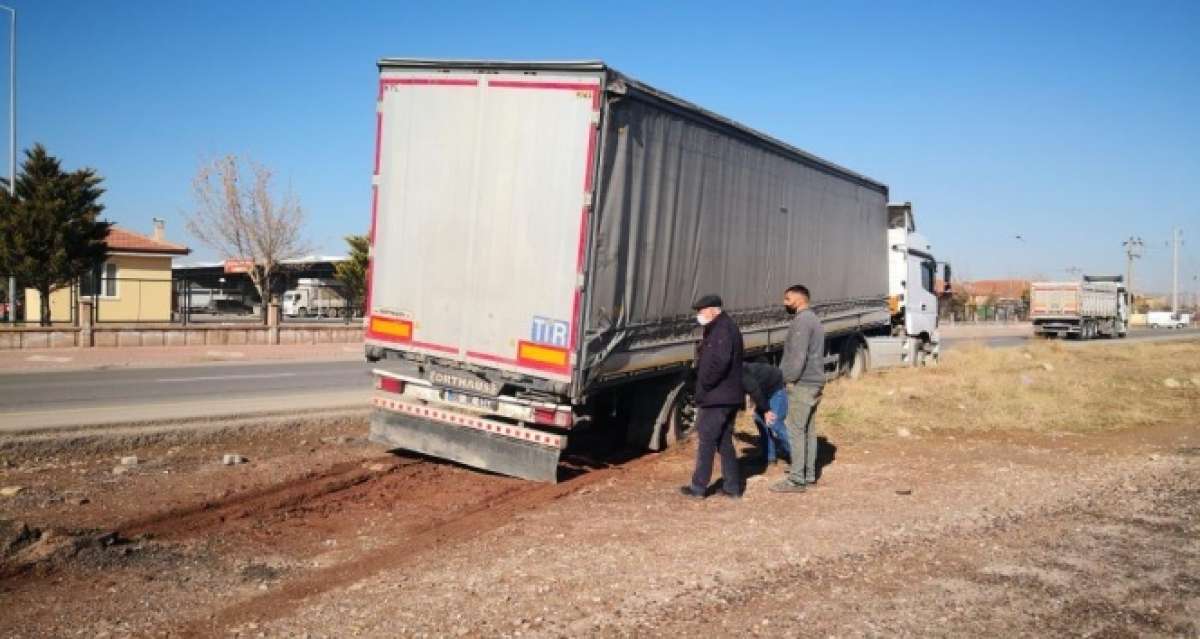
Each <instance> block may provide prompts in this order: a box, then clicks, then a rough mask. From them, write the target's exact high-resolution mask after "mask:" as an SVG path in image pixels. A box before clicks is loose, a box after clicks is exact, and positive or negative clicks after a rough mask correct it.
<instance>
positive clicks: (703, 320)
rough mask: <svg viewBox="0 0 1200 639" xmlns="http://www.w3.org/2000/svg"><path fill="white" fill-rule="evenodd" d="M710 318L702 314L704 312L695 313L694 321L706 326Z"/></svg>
mask: <svg viewBox="0 0 1200 639" xmlns="http://www.w3.org/2000/svg"><path fill="white" fill-rule="evenodd" d="M711 321H712V320H710V319H708V318H707V317H705V316H704V313H696V323H697V324H699V325H701V326H707V325H708V323H709V322H711Z"/></svg>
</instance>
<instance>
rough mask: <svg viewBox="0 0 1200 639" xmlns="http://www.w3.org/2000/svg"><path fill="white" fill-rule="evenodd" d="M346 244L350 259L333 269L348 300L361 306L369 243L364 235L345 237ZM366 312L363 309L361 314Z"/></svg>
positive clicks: (363, 298) (365, 291) (364, 296)
mask: <svg viewBox="0 0 1200 639" xmlns="http://www.w3.org/2000/svg"><path fill="white" fill-rule="evenodd" d="M346 244H348V245H349V246H350V259H348V260H346V261H345V262H339V263H338V264H337V266H336V267H334V268H335V269H336V272H335V275H336V276H337V279H338V281H339V282H341V283H342V286H344V287H346V292H347V293H349V294H350V299H351V300H353V301H354V302H355V303H357V304H362V303H363V301H364V300H365V298H366V294H367V254H368V252H369V251H370V248H371V243H370V240H369V239H368V238H367V236H366V235H347V236H346ZM367 310H368V309H364V310H363V312H364V313H366V312H367Z"/></svg>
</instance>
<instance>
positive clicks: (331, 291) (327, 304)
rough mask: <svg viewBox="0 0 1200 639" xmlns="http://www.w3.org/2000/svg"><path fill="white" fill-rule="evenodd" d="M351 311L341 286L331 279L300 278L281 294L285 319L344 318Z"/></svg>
mask: <svg viewBox="0 0 1200 639" xmlns="http://www.w3.org/2000/svg"><path fill="white" fill-rule="evenodd" d="M353 311H354V309H353V308H352V305H351V303H350V300H349V299H347V297H346V295H345V292H344V289H343V288H342V285H341V284H340V283H339V282H338V281H337V280H335V279H331V278H321V277H302V278H300V279H299V280H297V281H296V287H295V288H292V289H288V290H287V291H285V292H284V294H283V314H284V315H285V316H287V317H345V316H347V315H348V314H351V313H352V312H353Z"/></svg>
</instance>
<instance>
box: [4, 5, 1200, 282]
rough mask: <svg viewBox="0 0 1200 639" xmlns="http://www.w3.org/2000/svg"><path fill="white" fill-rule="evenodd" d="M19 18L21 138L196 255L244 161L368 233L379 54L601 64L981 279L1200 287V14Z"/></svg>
mask: <svg viewBox="0 0 1200 639" xmlns="http://www.w3.org/2000/svg"><path fill="white" fill-rule="evenodd" d="M8 2H9V4H11V5H13V6H15V7H16V8H17V10H18V12H19V16H20V17H19V22H18V28H19V31H18V46H19V50H18V64H19V67H18V73H17V75H18V83H19V87H18V98H19V106H18V112H19V113H18V117H19V124H18V127H19V132H18V142H19V144H20V148H24V147H26V146H28V145H29V144H31V143H32V142H35V141H38V142H42V143H43V144H45V145H46V146H47V147H48V148H49V150H50V152H51V153H53V154H56V155H58V156H59V157H61V158H62V159H63V161H64V163H65V164H66V165H67V166H68V167H72V168H74V167H79V166H84V165H86V166H91V167H94V168H96V169H98V170H99V171H100V173H101V174H102V175H104V177H105V180H106V185H107V188H108V193H107V195H106V197H105V203H106V205H107V207H108V210H107V214H108V215H109V217H110V218H111V219H112V220H114V221H116V222H117V223H119V224H122V225H125V226H127V227H130V228H134V229H141V230H148V229H149V228H150V223H151V222H150V220H151V218H152V217H154V216H161V217H165V218H166V219H167V221H168V233H169V235H171V236H173V237H174V238H175V239H181V240H183V241H185V242H187V243H189V244H191V245H193V247H194V248H196V249H197V251H196V255H195V257H198V258H201V259H204V258H212V257H213V253H212V252H211V251H209V250H208V249H205V248H204V247H202V246H199V245H197V244H196V242H195V241H194V240H193V239H192V238H188V237H186V236H185V231H184V229H183V219H182V215H181V213H182V211H184V210H187V209H188V208H189V206H190V205H191V199H190V198H191V194H190V180H191V177H192V175H193V174H194V172H195V169H196V166H197V164H198V162H199V161H200V160H201V159H203V158H210V157H214V156H217V155H221V154H225V153H238V154H248V155H250V156H252V157H254V158H255V159H257V160H259V161H262V162H264V163H266V164H268V165H270V166H272V167H274V168H275V169H276V170H277V172H278V174H279V176H280V178H281V179H282V180H284V181H290V183H291V185H292V187H293V188H294V190H295V191H296V193H297V194H298V195H299V196H300V198H301V200H302V202H303V204H304V205H305V208H306V209H307V211H308V214H309V218H310V223H309V230H308V233H309V237H310V240H311V242H312V243H313V244H314V245H315V246H316V247H317V248H318V249H319V250H320V251H321V252H323V253H341V252H343V251H344V249H343V244H342V242H341V240H340V238H341V236H343V235H345V234H348V233H356V232H363V231H365V229H366V226H367V223H368V205H369V197H368V195H369V184H370V172H371V158H372V147H373V126H374V115H373V114H374V108H375V106H374V96H375V74H376V69H375V66H374V63H375V61H376V60H377V59H378V58H380V57H383V56H412V57H481V58H532V59H536V58H543V59H581V58H588V59H594V58H600V59H604V60H605V61H607V62H609V63H610V64H612V65H613V66H615V67H617V68H619V69H621V70H622V71H625V72H626V73H628V74H630V75H633V76H635V77H638V78H639V79H641V80H644V81H646V82H649V83H650V84H653V85H655V86H658V87H660V88H663V89H665V90H668V91H671V92H673V93H676V94H678V95H680V96H682V97H684V98H687V99H689V100H692V101H694V102H697V103H699V104H701V105H704V106H706V107H709V108H711V109H713V110H715V111H717V112H720V113H722V114H725V115H728V116H730V117H732V118H734V119H736V120H739V121H741V122H743V123H745V124H747V125H750V126H752V127H755V128H758V129H761V130H763V131H766V132H768V133H770V134H772V135H775V136H777V137H780V138H782V139H784V140H786V141H788V142H791V143H793V144H795V145H797V146H799V147H801V148H804V149H806V150H808V151H811V152H813V153H816V154H818V155H821V156H823V157H826V158H828V159H830V160H833V161H835V162H837V163H839V164H842V165H844V166H847V167H850V168H853V169H855V170H857V171H859V172H862V173H865V174H867V175H869V176H871V177H874V178H876V179H878V180H880V181H882V182H884V183H886V184H888V185H889V186H890V187H891V190H892V199H893V200H898V201H901V200H911V201H913V203H914V204H915V206H916V207H917V213H918V218H917V219H918V224H919V226H920V227H921V229H922V230H923V231H925V232H926V233H927V234H928V235H929V237H930V238H931V239H932V241H933V243H934V247H935V249H936V250H937V252H938V253H939V255H943V256H946V257H948V258H949V259H951V260H952V261H953V262H954V263H955V266H956V269H957V273H959V274H962V275H965V276H968V277H970V278H975V279H980V278H990V277H1009V276H1017V277H1029V276H1042V277H1052V278H1054V277H1068V275H1067V274H1066V273H1065V272H1064V270H1063V269H1066V268H1068V267H1079V268H1083V269H1085V270H1087V271H1090V272H1120V271H1123V269H1124V259H1123V254H1122V249H1121V246H1120V243H1121V240H1122V239H1124V238H1126V237H1128V236H1129V235H1131V234H1137V235H1140V236H1141V237H1143V238H1145V239H1146V241H1147V245H1148V250H1147V253H1146V257H1145V258H1144V259H1143V260H1142V262H1141V263H1140V264H1139V265H1138V267H1139V271H1140V272H1141V273H1142V274H1144V275H1145V277H1144V278H1143V280H1142V281H1143V282H1147V281H1148V283H1149V284H1151V285H1152V286H1153V287H1154V288H1155V289H1157V290H1165V289H1166V288H1167V287H1168V286H1169V284H1168V282H1169V279H1168V278H1169V273H1170V263H1169V256H1170V253H1169V251H1168V250H1167V249H1166V247H1165V242H1166V240H1167V238H1168V237H1169V236H1170V229H1171V227H1172V226H1173V225H1178V226H1181V227H1183V228H1184V233H1185V240H1186V241H1187V244H1186V245H1185V247H1184V256H1185V257H1184V261H1183V262H1184V275H1185V277H1186V279H1187V280H1189V281H1188V285H1189V289H1192V288H1194V285H1193V284H1192V282H1191V280H1192V278H1193V277H1194V276H1197V275H1200V197H1198V192H1197V191H1198V189H1200V2H1195V1H1186V2H1147V3H1116V2H1113V3H1107V2H1079V3H1045V2H1033V3H1016V2H1004V3H980V2H952V3H936V2H904V3H889V2H863V3H853V2H828V3H791V2H786V3H785V2H781V3H766V4H759V3H732V2H721V3H714V2H688V3H670V4H668V3H661V4H659V3H648V2H611V1H605V2H592V3H586V4H585V3H575V2H545V3H459V2H447V1H443V2H438V3H419V2H398V1H392V2H328V1H325V2H277V3H272V2H265V1H263V2H258V1H256V2H221V1H217V0H210V1H208V2H190V1H189V2H184V1H182V0H180V1H174V2H171V1H160V2H134V1H122V2H84V1H75V2H66V1H63V0H36V1H33V0H8ZM5 49H7V47H5ZM0 55H6V54H0ZM4 62H5V66H7V64H6V63H7V60H6V59H5V60H4ZM0 91H6V89H0ZM0 95H3V96H4V98H7V95H4V94H3V93H2V92H0ZM2 108H3V107H2V106H0V109H2ZM1018 234H1019V235H1022V236H1023V237H1024V238H1025V239H1026V241H1025V242H1020V241H1018V240H1016V239H1015V238H1014V236H1016V235H1018Z"/></svg>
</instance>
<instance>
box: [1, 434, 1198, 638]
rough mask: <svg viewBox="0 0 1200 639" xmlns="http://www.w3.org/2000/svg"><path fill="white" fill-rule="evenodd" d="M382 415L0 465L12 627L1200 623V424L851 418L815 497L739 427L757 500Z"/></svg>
mask: <svg viewBox="0 0 1200 639" xmlns="http://www.w3.org/2000/svg"><path fill="white" fill-rule="evenodd" d="M364 432H365V426H364V425H363V424H362V423H359V422H356V421H354V420H349V421H346V422H344V423H335V424H325V425H323V426H321V427H319V428H313V429H296V430H294V431H287V432H271V433H265V434H260V435H255V434H249V433H247V432H244V431H243V432H238V433H236V434H231V435H230V438H229V439H227V440H220V439H208V440H205V441H204V442H201V443H196V444H189V443H188V442H175V443H172V442H170V441H164V442H160V443H156V444H154V445H151V446H146V447H143V448H134V449H130V450H128V451H123V452H122V453H121V454H120V455H112V454H107V453H105V454H88V453H80V454H72V453H71V452H70V451H64V452H62V453H60V454H56V455H54V456H49V457H45V458H41V459H37V460H17V459H11V458H10V459H6V460H3V461H0V488H2V487H9V486H12V487H20V488H21V490H20V491H19V492H17V493H16V494H15V495H14V496H11V497H2V498H0V520H3V522H4V523H2V524H0V627H3V628H4V632H3V634H4V635H5V636H12V637H46V636H64V637H70V636H86V637H121V636H272V637H273V636H310V637H345V636H380V637H382V636H429V637H441V636H448V635H449V636H454V635H458V636H526V637H527V636H547V637H557V636H581V635H596V636H663V635H674V636H688V635H701V634H713V633H716V634H719V635H728V634H743V635H776V636H800V635H808V636H811V635H812V634H814V633H815V634H818V635H837V636H879V635H889V636H891V635H921V636H929V635H933V636H963V635H1001V634H1003V635H1034V634H1036V635H1100V636H1197V633H1200V626H1198V625H1197V621H1196V620H1197V619H1200V580H1197V578H1196V575H1200V499H1198V498H1200V494H1198V492H1200V489H1198V487H1200V425H1197V424H1195V423H1173V424H1167V425H1162V426H1155V427H1145V428H1139V429H1132V430H1123V431H1119V432H1115V433H1107V434H1096V435H1086V436H1083V435H1061V434H1049V435H1039V434H1003V433H999V434H997V433H993V434H986V435H975V436H966V435H961V434H960V435H934V436H910V437H895V438H888V439H846V438H839V437H838V436H837V435H836V433H831V434H830V440H829V441H826V442H825V446H824V447H823V458H824V460H825V462H826V463H827V465H826V466H825V467H824V469H823V474H822V478H821V482H820V485H819V488H817V489H814V490H812V491H810V492H808V493H806V494H803V495H779V494H775V493H771V492H769V491H768V490H767V486H768V485H769V483H770V482H771V481H773V480H774V479H775V478H776V477H778V476H780V474H781V473H782V468H781V467H772V468H763V467H762V466H761V465H757V464H756V463H754V462H753V461H751V458H752V457H753V456H754V454H756V453H757V451H756V449H755V448H754V442H753V437H752V436H750V434H749V433H748V432H743V433H739V446H740V448H741V450H742V453H743V457H744V458H745V459H744V462H743V467H744V470H745V472H746V474H747V475H748V477H749V478H748V481H747V493H746V497H745V498H744V499H743V500H741V501H732V500H728V499H723V498H710V499H708V500H705V501H703V502H692V501H687V500H684V499H683V498H681V497H678V496H677V495H676V494H674V489H675V487H676V486H677V485H679V484H680V483H683V482H684V481H685V480H686V477H687V475H688V472H689V470H690V465H691V457H690V456H691V455H692V454H693V451H692V449H691V448H690V447H688V446H684V447H682V448H680V449H677V450H674V451H671V452H668V453H666V454H662V455H651V456H644V457H640V458H637V459H634V460H632V461H624V462H622V463H613V464H604V463H594V464H589V466H591V468H589V469H587V470H584V471H581V472H577V473H572V474H571V475H570V479H568V480H567V481H565V482H563V483H560V484H557V485H543V484H530V483H527V482H521V481H518V480H513V479H509V478H503V477H497V476H492V475H486V474H482V473H477V472H474V471H471V470H468V469H465V468H461V467H458V466H454V465H451V464H445V463H440V462H436V461H432V460H426V459H421V458H416V457H402V456H395V455H390V454H388V453H386V451H383V450H381V449H379V448H377V447H375V446H373V445H371V444H369V443H367V442H365V441H364V440H363V439H362V435H363V433H364ZM227 453H236V454H239V455H242V456H244V457H246V458H247V459H248V461H247V463H244V464H238V465H233V466H225V465H223V464H222V463H221V459H222V456H223V455H224V454H227ZM134 455H136V456H137V457H138V463H137V464H133V465H130V466H125V467H124V468H125V470H118V471H116V473H115V474H114V469H116V468H119V467H122V465H121V463H120V457H121V456H134Z"/></svg>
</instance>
